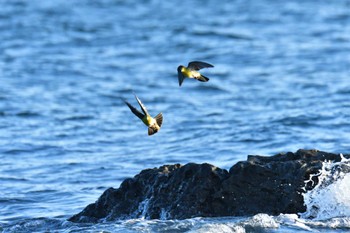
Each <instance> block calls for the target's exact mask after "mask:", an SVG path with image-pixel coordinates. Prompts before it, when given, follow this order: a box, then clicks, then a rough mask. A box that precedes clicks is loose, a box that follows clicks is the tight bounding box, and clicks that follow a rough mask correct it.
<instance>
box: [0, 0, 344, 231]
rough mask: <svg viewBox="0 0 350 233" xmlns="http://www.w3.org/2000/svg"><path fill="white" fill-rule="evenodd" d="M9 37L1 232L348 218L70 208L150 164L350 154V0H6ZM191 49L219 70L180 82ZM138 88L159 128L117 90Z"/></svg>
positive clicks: (0, 147)
mask: <svg viewBox="0 0 350 233" xmlns="http://www.w3.org/2000/svg"><path fill="white" fill-rule="evenodd" d="M0 51H1V52H0V231H1V230H2V231H4V232H44V231H46V232H47V231H57V232H101V231H105V232H139V231H141V232H251V231H255V230H256V231H259V230H260V231H262V232H280V231H283V232H295V231H296V232H304V231H305V232H307V231H324V232H330V231H335V232H341V231H346V230H349V229H350V216H349V215H347V214H348V213H347V214H346V213H345V214H344V215H343V216H337V215H336V216H334V215H332V216H331V217H329V218H327V219H322V218H320V219H318V220H315V221H312V220H307V219H303V218H299V217H297V216H296V215H295V216H294V215H280V216H268V215H264V214H260V215H256V216H252V217H240V218H234V217H232V218H195V219H188V220H181V221H180V220H173V221H170V220H147V219H132V220H128V221H120V222H113V223H100V224H74V223H70V222H67V221H66V219H67V218H68V217H70V216H71V215H73V214H75V213H78V212H79V211H81V210H82V209H83V208H84V207H85V206H86V205H88V204H89V203H92V202H94V201H96V200H97V198H98V197H99V196H100V195H101V194H102V192H103V191H104V190H105V189H107V188H109V187H115V188H117V187H118V186H119V185H120V183H121V182H122V181H123V180H124V179H125V178H127V177H132V176H134V175H136V174H137V173H139V172H140V171H141V170H142V169H145V168H152V167H157V166H161V165H163V164H173V163H181V164H185V163H187V162H196V163H203V162H208V163H211V164H214V165H216V166H219V167H221V168H226V169H229V168H230V167H231V166H232V165H233V164H235V163H236V162H237V161H240V160H245V159H246V156H247V155H248V154H260V155H273V154H275V153H279V152H287V151H296V150H297V149H299V148H305V149H312V148H316V149H319V150H324V151H329V152H336V153H349V149H350V117H349V115H350V102H349V99H350V79H349V78H350V77H349V76H350V1H349V0H337V1H311V0H306V1H298V0H288V1H272V0H257V1H243V0H231V1H229V0H223V1H214V0H206V1H200V0H190V1H186V2H184V1H175V0H174V1H160V0H147V1H135V0H130V1H122V0H99V1H88V0H79V1H75V0H74V1H64V0H56V1H46V0H31V1H29V0H28V1H27V0H7V1H6V0H2V1H0ZM192 60H201V61H206V62H209V63H211V64H213V65H214V66H215V67H214V68H212V69H205V70H204V69H203V74H204V75H206V76H207V77H209V78H210V80H209V82H207V83H201V82H197V81H196V80H190V79H187V80H185V81H184V83H183V85H182V87H181V88H180V87H179V86H178V80H177V71H176V68H177V66H178V65H180V64H182V65H187V63H188V62H189V61H192ZM133 92H135V93H136V94H137V95H138V96H139V98H140V99H141V100H142V101H143V103H144V104H145V105H146V107H147V108H148V110H149V112H150V113H151V114H152V115H153V116H155V115H156V114H158V113H159V112H163V115H164V122H163V126H162V128H161V130H160V131H159V132H158V133H157V134H155V135H154V136H152V137H149V136H148V135H147V128H146V127H145V126H144V125H143V123H142V122H141V121H140V120H138V119H137V118H136V117H135V116H134V115H133V114H132V113H131V112H130V110H129V109H128V107H127V106H126V105H125V104H124V103H123V102H122V101H121V99H120V98H121V97H123V98H126V99H127V100H128V101H129V102H130V103H132V104H133V105H135V106H137V103H136V101H135V99H134V97H133ZM345 181H346V182H349V179H346V180H345ZM347 184H348V183H347ZM349 185H350V184H349ZM338 187H343V186H340V184H339V186H338ZM317 200H319V202H322V198H320V199H317ZM340 203H341V204H343V205H345V206H349V208H350V205H349V203H350V198H349V197H348V198H346V197H345V198H344V199H342V200H341V202H340ZM319 204H322V203H319ZM335 212H336V210H335ZM327 216H328V215H327ZM339 228H340V229H339Z"/></svg>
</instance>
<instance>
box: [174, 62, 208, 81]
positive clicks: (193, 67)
mask: <svg viewBox="0 0 350 233" xmlns="http://www.w3.org/2000/svg"><path fill="white" fill-rule="evenodd" d="M210 67H214V66H213V65H211V64H209V63H206V62H201V61H191V62H190V63H188V66H187V67H185V66H179V67H177V77H178V78H179V86H181V84H182V82H183V81H184V79H185V78H194V79H197V80H198V81H201V82H208V81H209V78H207V77H205V76H204V75H202V74H201V73H199V72H198V70H200V69H202V68H210Z"/></svg>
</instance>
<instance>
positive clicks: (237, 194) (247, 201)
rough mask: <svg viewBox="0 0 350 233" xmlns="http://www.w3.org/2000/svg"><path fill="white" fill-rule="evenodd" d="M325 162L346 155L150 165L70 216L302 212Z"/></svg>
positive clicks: (300, 152)
mask: <svg viewBox="0 0 350 233" xmlns="http://www.w3.org/2000/svg"><path fill="white" fill-rule="evenodd" d="M345 157H349V155H345ZM325 160H332V161H340V160H341V157H340V155H339V154H332V153H327V152H322V151H317V150H298V151H297V152H296V153H292V152H288V153H281V154H277V155H274V156H270V157H264V156H252V155H251V156H248V159H247V161H242V162H238V163H237V164H235V165H234V166H233V167H231V169H230V170H229V171H226V170H224V169H220V168H218V167H215V166H213V165H210V164H206V163H205V164H194V163H189V164H186V165H183V166H182V165H180V164H175V165H164V166H161V167H159V168H154V169H146V170H143V171H141V173H140V174H138V175H136V176H135V177H134V178H129V179H126V180H124V181H123V182H122V184H121V185H120V187H119V188H118V189H114V188H109V189H107V190H106V191H105V192H104V193H103V194H102V195H101V197H100V198H99V199H98V200H97V201H96V202H95V203H93V204H90V205H88V206H87V207H86V208H85V209H84V210H83V211H82V212H80V213H78V214H76V215H74V216H72V217H71V218H70V219H69V220H70V221H73V222H95V221H98V220H101V219H104V220H107V221H108V220H115V219H128V218H139V217H145V218H148V219H157V218H159V219H184V218H191V217H198V216H202V217H215V216H243V215H254V214H257V213H267V214H272V215H277V214H280V213H300V212H304V211H305V210H306V209H305V206H304V203H303V196H302V193H303V192H305V191H306V190H310V189H312V188H313V187H315V185H316V184H317V182H318V180H317V176H311V175H314V174H316V173H317V172H318V171H319V170H320V169H321V167H322V163H323V162H324V161H325ZM347 172H349V171H347ZM310 177H311V180H310V181H309V182H306V181H308V180H309V179H310Z"/></svg>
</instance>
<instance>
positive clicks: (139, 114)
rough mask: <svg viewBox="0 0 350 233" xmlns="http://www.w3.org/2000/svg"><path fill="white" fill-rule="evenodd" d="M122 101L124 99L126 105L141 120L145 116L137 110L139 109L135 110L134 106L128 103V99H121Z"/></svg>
mask: <svg viewBox="0 0 350 233" xmlns="http://www.w3.org/2000/svg"><path fill="white" fill-rule="evenodd" d="M123 101H124V103H125V104H126V105H128V107H129V108H130V110H131V111H132V112H133V113H134V114H135V115H136V116H137V117H138V118H140V119H141V120H142V119H143V118H144V117H145V115H143V114H142V113H141V112H139V110H137V109H136V108H134V107H133V106H132V105H131V104H129V102H128V101H126V100H124V99H123Z"/></svg>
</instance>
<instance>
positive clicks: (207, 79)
mask: <svg viewBox="0 0 350 233" xmlns="http://www.w3.org/2000/svg"><path fill="white" fill-rule="evenodd" d="M198 81H201V82H208V81H209V78H207V77H205V76H204V75H201V76H200V77H199V78H198Z"/></svg>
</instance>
